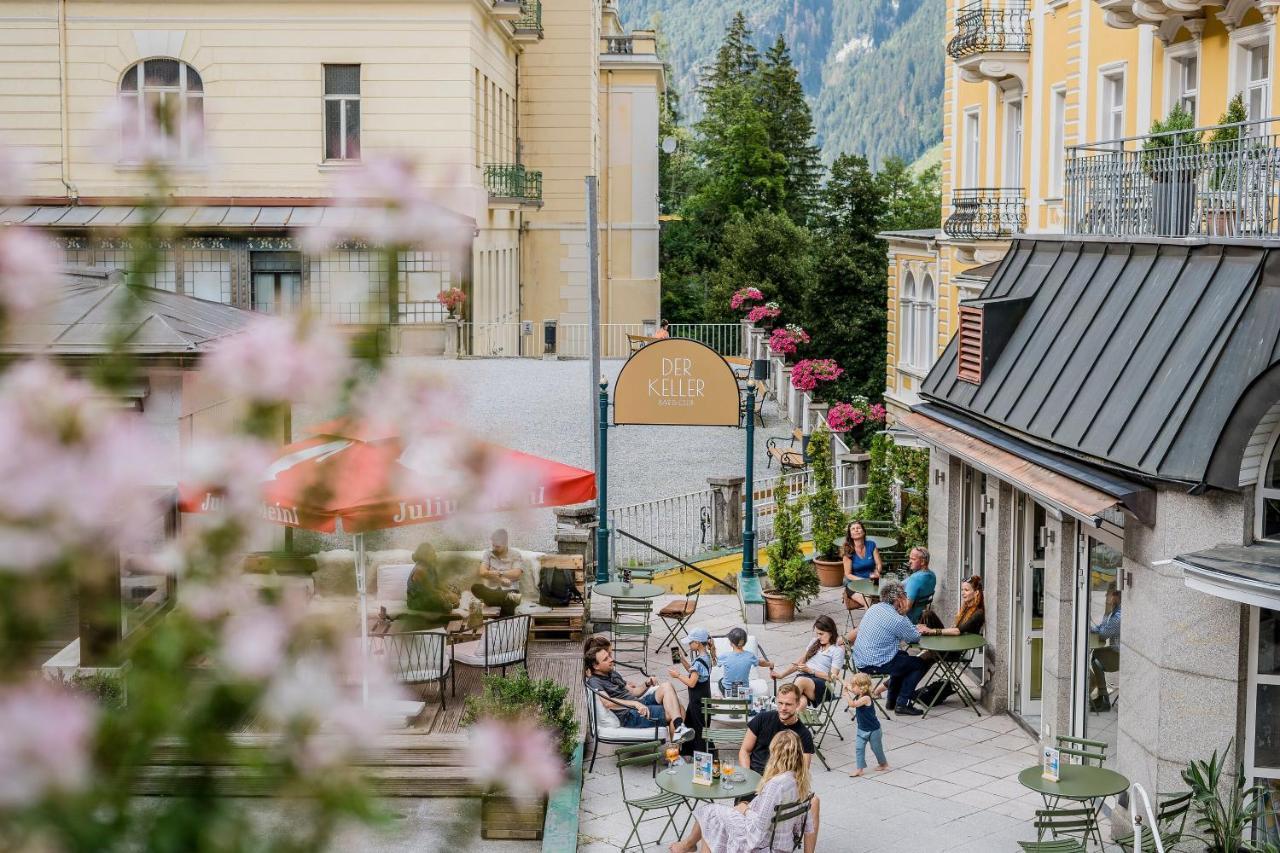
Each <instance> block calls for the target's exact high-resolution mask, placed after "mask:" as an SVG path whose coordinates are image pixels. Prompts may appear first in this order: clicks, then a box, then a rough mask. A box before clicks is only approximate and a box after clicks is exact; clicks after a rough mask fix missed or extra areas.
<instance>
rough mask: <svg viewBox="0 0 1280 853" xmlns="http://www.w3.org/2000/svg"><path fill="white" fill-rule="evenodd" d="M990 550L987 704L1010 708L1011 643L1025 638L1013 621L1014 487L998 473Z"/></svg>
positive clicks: (990, 502) (990, 500) (990, 505)
mask: <svg viewBox="0 0 1280 853" xmlns="http://www.w3.org/2000/svg"><path fill="white" fill-rule="evenodd" d="M983 499H984V500H986V501H987V509H986V516H987V523H986V532H987V535H986V554H985V559H984V560H983V563H984V569H983V575H982V586H983V593H982V594H983V597H984V598H985V599H986V613H987V622H986V628H985V629H984V630H983V634H984V635H985V636H986V638H987V647H986V649H985V650H984V651H983V653H982V655H983V685H982V699H983V704H984V705H985V706H986V707H987V708H988V709H990V710H991V711H992V712H993V713H999V712H1001V711H1007V710H1008V709H1009V683H1010V680H1011V679H1010V675H1011V673H1010V671H1009V667H1010V664H1011V660H1012V655H1011V653H1010V652H1011V645H1010V644H1011V643H1013V642H1021V641H1022V639H1021V638H1020V637H1014V636H1013V625H1012V623H1011V622H1010V621H1009V619H1010V612H1011V611H1012V609H1013V603H1012V601H1011V599H1012V596H1013V590H1014V588H1015V580H1014V575H1013V572H1015V571H1016V570H1017V569H1016V568H1015V567H1014V566H1013V565H1012V562H1013V542H1014V538H1013V527H1012V523H1013V522H1012V519H1013V512H1012V506H1013V500H1014V491H1013V487H1012V486H1010V485H1009V484H1008V483H1004V482H1001V481H1000V480H997V479H996V478H995V477H987V491H986V494H985V495H984V496H983Z"/></svg>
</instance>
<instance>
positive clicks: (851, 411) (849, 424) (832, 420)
mask: <svg viewBox="0 0 1280 853" xmlns="http://www.w3.org/2000/svg"><path fill="white" fill-rule="evenodd" d="M884 414H885V412H884V406H882V405H880V404H879V403H876V404H874V405H869V404H868V403H867V399H866V398H865V397H856V398H854V401H853V402H852V403H836V404H835V405H833V406H832V407H831V408H830V409H829V410H827V426H829V427H831V431H832V432H848V431H849V430H851V429H853V428H854V427H860V426H862V425H863V424H867V423H883V422H884Z"/></svg>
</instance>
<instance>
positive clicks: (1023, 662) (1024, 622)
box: [1011, 494, 1045, 729]
mask: <svg viewBox="0 0 1280 853" xmlns="http://www.w3.org/2000/svg"><path fill="white" fill-rule="evenodd" d="M1013 511H1014V526H1013V530H1014V549H1013V561H1014V564H1013V569H1014V571H1013V578H1014V591H1015V594H1014V597H1013V609H1014V612H1013V620H1012V622H1013V625H1014V631H1013V635H1012V644H1013V649H1012V650H1011V651H1012V655H1011V658H1012V659H1013V660H1014V661H1015V666H1013V667H1012V672H1013V677H1014V679H1015V684H1014V690H1013V691H1012V696H1013V700H1014V704H1015V710H1016V711H1017V713H1018V714H1019V716H1021V717H1022V718H1023V719H1024V720H1025V721H1026V722H1027V723H1029V724H1031V725H1033V726H1035V728H1036V729H1039V728H1040V702H1041V695H1042V692H1043V687H1044V532H1043V531H1044V529H1045V514H1044V508H1043V507H1041V506H1040V505H1039V504H1037V503H1036V502H1035V501H1033V500H1031V499H1030V498H1028V497H1027V496H1026V495H1021V494H1020V495H1018V497H1017V500H1016V501H1015V505H1014V510H1013Z"/></svg>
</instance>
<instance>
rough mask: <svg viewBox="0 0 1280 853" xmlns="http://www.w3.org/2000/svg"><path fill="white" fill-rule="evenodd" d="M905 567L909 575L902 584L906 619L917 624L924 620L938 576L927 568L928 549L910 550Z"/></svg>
mask: <svg viewBox="0 0 1280 853" xmlns="http://www.w3.org/2000/svg"><path fill="white" fill-rule="evenodd" d="M907 566H908V568H910V569H911V574H910V575H908V576H907V579H906V581H905V582H904V583H903V584H902V590H903V592H905V593H906V594H907V614H906V616H907V618H908V619H910V620H911V621H912V622H913V623H918V622H919V621H920V620H921V619H922V618H924V609H925V608H926V607H927V606H929V602H930V601H931V600H932V599H933V591H934V589H936V588H937V586H938V576H937V575H935V574H934V573H933V569H931V568H929V549H928V548H921V547H919V546H917V547H915V548H912V549H911V554H910V555H909V556H908V557H907Z"/></svg>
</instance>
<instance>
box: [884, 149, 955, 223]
mask: <svg viewBox="0 0 1280 853" xmlns="http://www.w3.org/2000/svg"><path fill="white" fill-rule="evenodd" d="M876 179H877V180H878V181H879V182H880V194H881V195H882V196H883V197H884V205H885V209H884V215H883V216H882V217H881V221H880V229H881V230H882V231H910V230H914V229H917V228H939V227H941V224H942V167H941V166H940V165H938V164H934V165H933V166H930V167H929V168H928V169H925V170H924V171H923V172H921V173H920V174H919V175H913V174H912V173H911V167H910V166H909V165H907V163H906V162H905V161H903V160H900V159H898V158H897V157H890V158H889V159H887V160H885V161H884V165H883V166H881V167H880V171H879V172H878V173H877V174H876Z"/></svg>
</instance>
